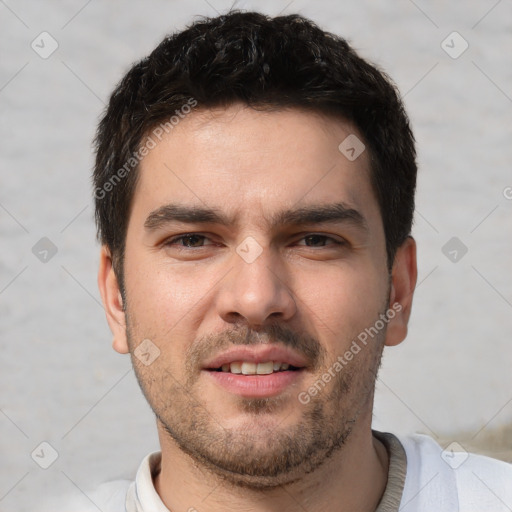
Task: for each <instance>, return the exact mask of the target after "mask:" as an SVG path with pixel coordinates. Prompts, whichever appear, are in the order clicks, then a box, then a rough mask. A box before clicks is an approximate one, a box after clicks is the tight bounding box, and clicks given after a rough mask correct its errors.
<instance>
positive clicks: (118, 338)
mask: <svg viewBox="0 0 512 512" xmlns="http://www.w3.org/2000/svg"><path fill="white" fill-rule="evenodd" d="M98 287H99V289H100V293H101V299H102V301H103V306H104V307H105V313H106V316H107V322H108V325H109V327H110V330H111V331H112V334H113V335H114V341H113V342H112V346H113V348H114V350H116V351H117V352H119V353H120V354H127V353H128V352H129V347H128V340H127V337H126V317H125V313H124V308H123V299H122V297H121V291H120V289H119V283H118V282H117V277H116V274H115V272H114V267H113V266H112V257H111V255H110V250H109V249H108V247H106V246H105V245H104V246H103V247H102V248H101V253H100V266H99V270H98Z"/></svg>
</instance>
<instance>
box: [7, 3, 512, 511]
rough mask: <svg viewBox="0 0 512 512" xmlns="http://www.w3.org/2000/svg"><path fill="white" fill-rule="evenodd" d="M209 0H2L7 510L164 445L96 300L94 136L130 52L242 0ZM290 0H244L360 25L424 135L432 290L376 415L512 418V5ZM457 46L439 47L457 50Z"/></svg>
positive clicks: (425, 287)
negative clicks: (458, 252) (459, 248)
mask: <svg viewBox="0 0 512 512" xmlns="http://www.w3.org/2000/svg"><path fill="white" fill-rule="evenodd" d="M209 4H211V5H209ZM209 4H208V3H206V2H205V1H203V0H196V1H187V2H185V1H169V0H167V1H164V0H159V1H157V0H151V1H148V2H135V1H130V2H128V1H123V2H121V1H120V0H117V1H114V0H113V1H110V2H104V1H99V0H93V1H91V2H86V1H85V0H76V1H61V2H57V1H53V2H37V1H35V0H33V1H15V0H5V2H3V1H2V2H0V56H1V60H0V111H1V117H0V123H1V124H0V141H1V142H0V144H1V152H0V162H1V167H0V244H1V245H0V248H1V251H0V358H1V359H0V360H1V363H2V364H1V371H0V409H1V411H0V450H1V453H0V510H1V511H9V512H11V511H23V510H31V511H34V510H37V509H38V507H37V506H36V505H35V504H37V503H38V501H39V500H38V497H37V493H39V492H40V491H41V490H45V492H48V490H49V489H51V491H52V492H68V491H71V490H74V489H75V490H76V487H78V488H80V489H87V488H90V487H91V486H94V485H95V483H96V482H100V481H104V480H108V479H112V478H117V477H120V476H125V477H131V476H132V475H133V472H134V470H135V468H136V467H137V466H138V464H139V462H140V459H141V458H142V457H143V456H144V455H145V454H146V453H147V452H148V451H150V450H152V449H155V448H157V446H158V445H157V439H156V432H155V428H154V421H153V418H152V414H151V412H150V409H149V407H148V406H147V405H146V403H145V402H144V400H143V398H142V396H141V394H140V392H139V390H138V387H137V384H136V382H135V379H134V377H133V375H132V374H131V372H130V364H129V360H128V358H127V357H122V356H119V355H118V354H116V353H114V352H113V351H112V350H111V348H110V341H111V338H110V333H109V331H108V328H107V324H106V321H105V319H104V314H103V309H102V307H101V305H100V304H99V300H100V299H99V294H98V291H97V287H96V267H97V262H98V246H97V245H96V243H95V240H94V236H95V232H94V225H93V220H92V214H93V209H92V199H91V187H90V180H89V176H90V172H91V167H92V161H93V157H92V153H91V139H92V136H93V133H94V130H95V125H96V123H97V120H98V117H99V115H100V112H101V110H102V109H103V106H104V102H105V101H106V99H107V98H108V95H109V93H110V91H111V90H112V88H113V86H114V84H115V83H116V82H117V81H118V80H119V79H120V78H121V76H122V75H123V73H124V72H125V71H126V70H127V69H128V67H129V66H130V64H131V63H133V62H134V61H135V60H137V59H139V58H141V57H142V56H144V55H146V54H147V53H148V52H149V51H150V50H151V49H153V47H154V46H155V45H156V44H157V43H158V42H159V41H160V39H161V38H162V37H163V36H164V34H166V33H167V32H169V31H172V30H174V29H177V28H181V27H183V26H184V24H185V23H189V22H191V21H192V19H193V16H194V15H196V14H201V15H204V14H206V15H215V9H217V10H218V11H225V10H226V9H227V8H228V7H229V6H230V5H231V4H230V3H229V2H227V1H225V0H210V2H209ZM287 4H288V0H285V1H276V2H270V1H261V2H256V1H253V2H251V1H247V2H238V4H237V5H238V6H240V7H241V8H245V9H253V8H256V9H258V10H261V11H263V12H267V13H270V14H277V13H278V12H279V11H281V10H282V9H285V10H284V12H285V13H292V12H300V13H302V14H304V15H306V16H309V17H311V18H312V19H314V20H315V21H316V22H318V23H319V24H320V25H321V26H323V27H324V28H326V29H328V30H330V31H333V32H336V33H338V34H340V35H343V36H345V37H346V38H348V39H349V40H350V41H351V42H352V43H353V45H354V46H355V47H356V49H358V50H359V51H360V53H361V54H362V55H363V56H365V57H367V58H369V59H371V60H373V61H374V62H376V63H378V64H379V65H381V66H382V67H383V68H384V69H385V70H387V71H388V72H389V74H390V75H391V76H392V77H393V78H394V79H395V81H396V82H397V84H398V86H399V88H400V89H401V91H402V93H403V94H404V95H405V102H406V106H407V108H408V111H409V113H410V116H411V119H412V122H413V126H414V129H415V133H416V137H417V141H418V149H419V164H420V172H419V187H418V196H417V216H416V223H415V227H414V235H415V237H416V239H417V241H418V247H419V280H420V283H421V284H420V285H419V288H418V289H417V291H416V297H415V303H414V312H413V316H412V319H411V328H410V335H409V337H408V339H407V340H406V342H404V343H403V344H402V345H401V346H399V347H397V348H392V349H388V351H387V352H386V355H385V358H384V364H383V368H382V371H381V374H380V383H379V385H378V392H377V399H376V407H375V427H376V428H379V429H382V430H389V431H394V432H398V433H407V432H412V431H422V432H426V433H430V434H431V435H434V436H448V437H449V436H450V435H451V434H453V433H456V432H460V431H467V432H470V433H471V432H473V433H477V432H478V431H479V430H480V429H481V428H482V427H484V426H485V428H484V429H483V431H482V432H483V433H485V432H486V431H492V430H496V429H499V428H500V427H503V426H505V425H510V424H511V423H512V401H511V400H512V376H511V375H512V372H511V371H510V368H511V363H512V342H511V335H510V333H511V330H512V276H511V263H510V262H511V261H512V215H511V213H512V199H507V198H506V197H505V195H506V192H505V195H504V191H508V192H509V198H510V197H512V189H507V187H512V172H511V163H512V144H511V140H512V137H511V136H512V133H511V131H512V128H511V126H512V125H511V118H512V66H510V54H511V51H512V26H511V25H512V4H511V3H510V1H501V2H500V1H498V2H496V1H495V0H489V1H487V0H485V1H484V0H482V1H476V0H472V1H467V2H464V3H463V4H462V3H460V2H450V3H447V2H441V1H432V2H425V1H421V0H416V3H413V2H412V1H406V0H402V1H400V2H384V1H370V0H365V1H351V2H349V1H343V2H340V1H339V0H332V1H331V0H329V1H328V0H323V1H315V2H313V1H312V2H305V1H300V0H295V1H294V2H291V3H290V5H289V6H288V7H287ZM212 6H214V7H213V8H212ZM82 7H83V9H82ZM43 31H47V32H49V33H50V34H51V35H52V37H53V38H55V40H56V41H57V42H58V45H59V47H58V49H57V50H56V51H55V53H53V54H52V55H51V56H50V57H49V58H47V59H43V58H41V57H40V56H39V55H38V54H36V52H35V51H33V49H32V48H31V46H30V45H31V42H32V41H33V40H34V39H35V38H36V44H39V47H40V48H39V50H40V51H43V48H41V46H42V43H41V42H40V41H41V39H40V38H37V36H38V35H39V34H40V33H41V32H43ZM453 31H457V32H459V33H460V34H461V35H462V37H463V38H464V39H465V40H466V41H467V43H468V44H469V47H468V49H467V50H466V51H465V52H464V53H463V54H462V55H461V56H460V57H458V58H457V59H453V58H451V57H450V56H449V55H448V54H447V53H446V52H445V51H444V50H443V49H442V47H441V42H442V41H443V40H444V39H445V38H446V37H447V36H448V35H449V34H450V33H452V32H453ZM452 40H453V42H452ZM461 43H462V41H457V39H453V37H451V38H449V39H448V40H447V44H448V45H449V46H453V48H451V49H450V51H451V52H452V53H453V52H457V51H458V50H460V48H462V47H461V46H460V44H461ZM44 48H45V49H46V50H48V49H49V48H51V46H50V41H49V40H48V39H46V40H45V43H44ZM42 237H48V238H49V239H50V240H51V241H52V242H53V244H55V246H56V247H57V250H58V252H57V253H56V254H55V256H53V257H52V258H51V259H50V260H49V261H48V262H47V263H42V262H41V261H39V260H38V259H37V258H36V257H35V256H34V254H33V253H32V247H33V246H34V245H35V244H36V243H37V242H38V241H39V240H40V239H41V238H42ZM452 237H458V238H459V239H460V240H461V241H462V242H463V243H464V244H465V245H466V246H467V248H468V252H467V254H466V255H465V256H464V257H463V258H462V259H461V260H460V261H459V262H457V263H453V262H451V261H450V260H449V259H448V258H447V257H446V256H445V255H444V254H443V252H442V247H443V246H444V244H445V243H446V242H448V240H450V239H451V238H452ZM480 435H481V434H480ZM477 437H478V436H477ZM43 441H46V442H48V443H49V444H50V445H51V446H52V447H53V448H54V449H55V450H56V451H57V452H58V455H59V456H58V459H57V460H56V461H55V463H54V464H53V465H51V466H50V467H49V468H48V469H46V470H43V469H41V468H40V467H39V466H38V465H36V463H35V462H34V460H32V458H31V456H30V454H31V452H32V451H33V450H34V449H35V448H36V447H37V446H39V444H40V443H41V442H43ZM40 450H41V449H40V448H39V450H38V451H37V452H36V453H39V454H40V455H41V453H42V452H41V451H40ZM43 452H44V457H43V456H40V457H39V459H38V460H39V461H40V462H42V463H44V462H49V461H50V458H49V457H50V456H51V450H50V449H49V448H48V447H46V448H45V447H43ZM36 458H37V457H36ZM43 459H44V460H43Z"/></svg>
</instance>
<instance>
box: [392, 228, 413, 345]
mask: <svg viewBox="0 0 512 512" xmlns="http://www.w3.org/2000/svg"><path fill="white" fill-rule="evenodd" d="M417 277H418V267H417V263H416V242H415V240H414V238H412V237H411V236H409V237H407V239H406V240H405V242H404V243H403V244H402V245H401V246H400V247H399V248H398V249H397V251H396V254H395V261H394V262H393V269H392V271H391V289H390V295H389V307H390V311H394V313H395V315H394V316H392V315H391V314H389V315H388V316H389V318H390V321H389V323H388V327H387V331H386V343H385V344H386V345H387V346H389V347H391V346H394V345H398V344H399V343H401V342H402V341H403V340H404V339H405V337H406V336H407V324H408V323H409V317H410V316H411V307H412V297H413V294H414V288H415V287H416V280H417Z"/></svg>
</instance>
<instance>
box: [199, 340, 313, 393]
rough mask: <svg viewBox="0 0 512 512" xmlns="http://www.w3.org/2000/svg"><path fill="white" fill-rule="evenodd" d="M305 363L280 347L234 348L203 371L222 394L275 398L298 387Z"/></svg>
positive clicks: (298, 356)
mask: <svg viewBox="0 0 512 512" xmlns="http://www.w3.org/2000/svg"><path fill="white" fill-rule="evenodd" d="M306 363H307V361H306V360H305V359H304V358H303V357H301V356H300V355H299V354H296V353H295V352H293V351H291V350H289V349H287V348H284V347H279V346H269V345H260V346H258V347H254V346H252V347H237V348H234V349H233V350H230V351H228V352H225V353H223V354H221V355H220V356H217V357H216V358H214V359H213V360H212V361H210V362H208V363H207V364H206V365H205V366H204V367H203V370H204V371H205V373H206V374H207V375H209V376H210V377H211V378H212V379H213V381H214V382H215V383H216V384H217V385H218V386H220V387H221V388H222V389H223V390H224V391H228V392H229V393H232V394H236V395H238V396H242V397H244V398H263V397H270V396H276V395H279V394H281V393H283V392H284V391H286V390H287V389H288V388H289V387H290V386H297V385H298V383H299V382H300V380H301V379H302V377H303V376H304V373H305V370H306V369H307V364H306Z"/></svg>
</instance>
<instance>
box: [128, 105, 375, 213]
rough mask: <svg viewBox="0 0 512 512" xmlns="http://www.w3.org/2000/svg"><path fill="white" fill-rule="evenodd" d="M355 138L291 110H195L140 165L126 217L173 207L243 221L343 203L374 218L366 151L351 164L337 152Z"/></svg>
mask: <svg viewBox="0 0 512 512" xmlns="http://www.w3.org/2000/svg"><path fill="white" fill-rule="evenodd" d="M150 136H151V135H150ZM347 137H348V139H347ZM354 137H357V139H354ZM361 139H362V137H361V136H360V135H359V134H358V132H357V130H356V129H355V127H354V126H353V125H352V124H350V123H348V122H346V121H343V120H340V119H337V118H334V117H327V116H322V115H320V114H316V113H311V112H305V111H301V110H297V109H290V110H281V111H256V110H254V109H251V108H249V107H245V106H241V105H234V106H231V107H229V108H224V109H214V110H200V109H198V110H195V111H193V112H192V113H190V114H188V115H187V116H184V117H183V118H182V119H181V120H180V121H179V123H178V124H176V125H175V126H174V127H173V129H172V130H170V131H169V133H167V134H165V135H164V136H163V137H162V138H161V140H160V141H158V142H157V143H156V146H155V147H154V148H153V149H151V150H150V151H149V152H148V154H147V155H146V156H145V157H144V159H143V160H142V162H141V164H140V168H139V173H140V174H139V180H138V184H137V189H136V191H135V195H134V201H133V210H132V215H133V216H136V215H137V214H140V215H147V214H148V213H149V212H150V211H152V210H154V209H155V208H158V207H159V206H161V205H163V204H166V203H176V202H180V203H183V204H187V205H192V206H193V205H195V206H198V207H209V208H215V209H217V210H219V209H222V210H224V211H226V212H227V213H228V214H230V215H235V216H238V217H239V218H240V219H241V220H247V219H248V218H250V217H251V216H256V215H258V216H259V218H260V219H263V218H265V217H267V216H268V217H271V216H272V214H273V213H274V212H276V211H281V210H282V209H283V207H292V206H306V205H308V204H318V203H329V202H330V203H335V202H336V203H339V202H343V203H345V204H346V205H347V206H348V207H351V208H355V209H357V210H358V211H362V212H365V217H372V216H375V215H377V216H379V214H378V208H377V204H376V200H375V197H374V194H373V191H372V189H371V185H370V174H369V173H370V171H369V157H368V154H367V153H368V152H367V151H363V152H362V153H361V154H360V155H359V156H358V157H357V158H356V159H351V158H347V153H346V152H344V150H346V149H347V148H346V147H345V146H346V145H347V144H346V143H345V144H344V141H346V140H349V141H353V140H356V141H360V140H361ZM340 144H342V150H343V151H340V148H339V147H340ZM343 144H344V145H343ZM361 144H362V143H361ZM352 145H353V144H352ZM349 146H350V144H349ZM348 149H350V147H349V148H348ZM360 149H361V146H358V147H356V150H360ZM348 156H353V153H348Z"/></svg>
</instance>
